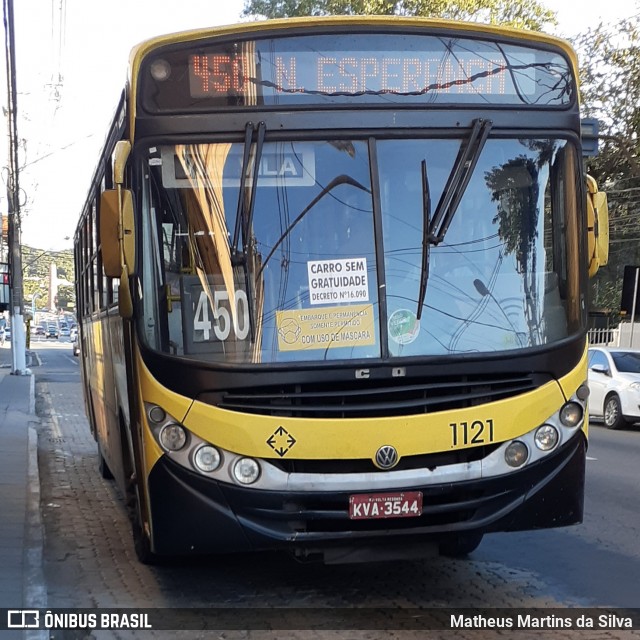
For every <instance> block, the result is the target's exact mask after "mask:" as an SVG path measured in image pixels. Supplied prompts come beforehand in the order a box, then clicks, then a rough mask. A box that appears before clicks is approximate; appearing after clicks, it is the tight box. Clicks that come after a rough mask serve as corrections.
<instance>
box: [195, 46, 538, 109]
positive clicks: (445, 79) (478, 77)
mask: <svg viewBox="0 0 640 640" xmlns="http://www.w3.org/2000/svg"><path fill="white" fill-rule="evenodd" d="M529 57H530V58H531V59H532V61H533V57H532V56H529ZM506 68H507V67H506V65H505V63H504V59H490V58H481V57H479V56H475V55H474V54H473V53H471V54H469V55H467V56H466V59H464V60H461V59H457V60H442V59H441V58H437V57H435V56H429V54H428V53H424V54H422V55H419V54H416V53H414V52H397V51H396V52H388V53H379V52H374V51H367V52H365V53H358V54H354V53H345V54H341V55H322V56H319V55H317V54H315V53H312V52H298V53H291V54H284V55H276V56H274V58H273V65H272V73H271V74H270V78H271V79H262V80H261V79H260V78H259V76H257V69H256V65H254V64H253V59H252V56H250V55H248V54H244V55H234V56H231V55H228V54H223V53H214V54H209V55H207V54H203V55H194V56H191V57H190V59H189V79H190V90H191V96H192V97H193V98H206V97H209V96H220V95H226V94H228V93H230V92H233V93H236V94H249V93H250V92H251V90H252V89H253V88H254V87H255V86H262V92H263V93H264V88H266V89H267V90H268V91H271V92H273V94H274V95H277V94H291V93H302V94H304V93H311V94H314V93H316V94H322V95H329V96H331V95H336V94H339V95H352V96H356V95H359V94H364V93H373V94H375V93H381V94H384V93H394V94H405V95H410V94H414V95H419V94H421V93H428V92H429V91H431V92H434V93H450V94H478V93H480V94H488V95H504V94H505V93H506V89H507V83H506V74H505V70H506ZM520 90H521V91H522V92H523V93H524V94H526V95H532V94H534V93H535V82H534V80H533V78H532V77H528V76H527V75H523V77H522V78H521V87H520ZM512 91H513V90H512V89H511V90H510V92H512Z"/></svg>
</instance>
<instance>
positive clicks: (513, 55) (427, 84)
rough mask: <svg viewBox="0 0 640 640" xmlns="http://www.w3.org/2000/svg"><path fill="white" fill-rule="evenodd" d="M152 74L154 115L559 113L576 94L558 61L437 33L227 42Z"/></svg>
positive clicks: (175, 53) (161, 64) (183, 53)
mask: <svg viewBox="0 0 640 640" xmlns="http://www.w3.org/2000/svg"><path fill="white" fill-rule="evenodd" d="M148 69H149V70H150V73H149V75H148V76H147V84H146V85H145V87H146V89H145V96H146V98H145V100H146V104H147V106H148V107H149V108H151V109H152V110H158V109H159V110H163V109H173V108H176V109H180V108H186V109H199V108H205V107H209V106H210V107H225V106H233V107H238V106H240V107H242V106H246V107H250V106H259V105H266V106H269V105H272V106H287V105H309V104H333V103H336V104H346V103H349V104H354V103H355V104H359V103H362V104H365V103H366V104H383V105H389V104H404V103H408V104H411V103H416V104H443V103H460V104H465V103H466V104H479V103H481V104H510V105H522V104H535V105H536V106H541V105H546V106H557V107H561V106H566V105H567V104H568V103H569V102H571V100H572V99H573V96H574V94H575V89H574V86H573V81H572V76H571V73H570V69H569V65H568V63H567V61H566V60H565V59H564V57H562V56H561V55H560V54H559V53H555V52H552V51H546V50H541V49H536V48H533V47H523V46H517V45H513V44H509V43H506V42H491V41H488V40H478V39H465V38H457V37H456V38H454V37H442V36H438V37H436V36H433V35H431V36H426V35H409V34H397V33H390V34H386V35H384V34H365V33H356V34H354V33H350V34H335V35H309V36H290V37H282V38H273V39H263V40H252V41H239V42H232V43H228V42H225V43H223V44H217V45H214V44H212V45H210V46H199V47H198V48H195V47H193V46H192V47H191V49H183V50H172V51H170V52H167V53H166V55H164V56H160V55H158V56H157V57H154V59H153V60H152V61H151V62H150V64H149V66H148ZM154 69H157V70H159V72H158V73H154Z"/></svg>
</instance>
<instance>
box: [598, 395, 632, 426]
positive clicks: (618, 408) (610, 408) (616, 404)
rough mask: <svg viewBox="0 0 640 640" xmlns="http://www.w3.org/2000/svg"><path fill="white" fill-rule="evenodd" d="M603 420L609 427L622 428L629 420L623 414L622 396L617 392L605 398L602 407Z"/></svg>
mask: <svg viewBox="0 0 640 640" xmlns="http://www.w3.org/2000/svg"><path fill="white" fill-rule="evenodd" d="M602 420H603V422H604V426H605V427H607V429H622V428H623V427H624V426H626V424H627V421H626V420H625V419H624V416H623V415H622V405H621V404H620V398H619V397H618V396H617V395H616V394H615V393H612V394H611V395H608V396H607V397H606V398H605V401H604V407H603V409H602Z"/></svg>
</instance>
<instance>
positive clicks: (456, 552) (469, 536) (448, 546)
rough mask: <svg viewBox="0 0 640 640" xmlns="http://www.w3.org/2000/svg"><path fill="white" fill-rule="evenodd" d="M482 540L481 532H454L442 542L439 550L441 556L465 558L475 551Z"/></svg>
mask: <svg viewBox="0 0 640 640" xmlns="http://www.w3.org/2000/svg"><path fill="white" fill-rule="evenodd" d="M481 542H482V534H481V533H452V534H451V535H450V536H448V537H447V538H446V539H444V540H443V541H442V542H441V543H440V545H439V547H438V551H439V552H440V555H441V556H447V557H449V558H463V557H464V556H468V555H469V554H470V553H471V552H472V551H475V550H476V549H477V548H478V546H479V545H480V543H481Z"/></svg>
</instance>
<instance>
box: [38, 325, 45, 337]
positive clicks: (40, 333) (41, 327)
mask: <svg viewBox="0 0 640 640" xmlns="http://www.w3.org/2000/svg"><path fill="white" fill-rule="evenodd" d="M46 329H47V327H46V325H42V324H39V325H38V326H37V327H36V335H37V336H43V335H44V334H45V333H46Z"/></svg>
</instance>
